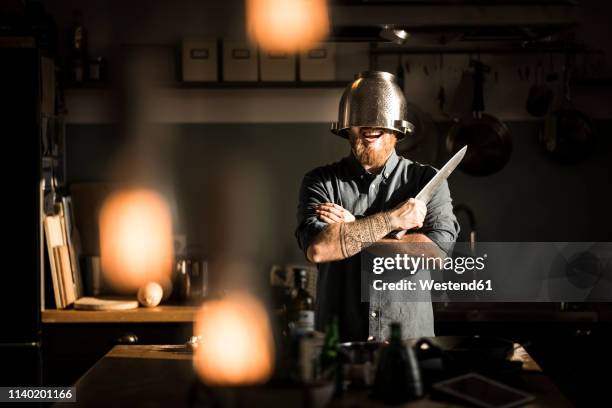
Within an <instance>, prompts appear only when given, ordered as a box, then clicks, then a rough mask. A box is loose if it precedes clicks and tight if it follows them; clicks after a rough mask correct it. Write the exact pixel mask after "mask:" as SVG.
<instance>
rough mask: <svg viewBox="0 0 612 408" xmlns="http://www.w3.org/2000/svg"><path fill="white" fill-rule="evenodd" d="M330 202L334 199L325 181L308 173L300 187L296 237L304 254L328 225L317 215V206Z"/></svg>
mask: <svg viewBox="0 0 612 408" xmlns="http://www.w3.org/2000/svg"><path fill="white" fill-rule="evenodd" d="M328 202H332V200H331V198H330V196H329V194H328V193H327V190H326V189H325V183H324V182H323V181H322V180H321V179H320V178H319V177H317V176H316V175H315V174H313V172H311V173H308V174H306V176H304V179H303V180H302V185H301V187H300V194H299V202H298V207H297V228H296V230H295V237H296V239H297V241H298V245H299V246H300V248H301V249H302V251H304V254H306V252H307V250H308V247H309V246H310V244H311V243H312V241H313V240H314V238H315V237H316V236H317V235H318V234H319V233H320V232H321V231H323V230H324V229H325V228H326V227H327V223H325V222H323V221H321V220H320V219H319V217H318V216H317V213H316V207H317V205H318V204H321V203H328Z"/></svg>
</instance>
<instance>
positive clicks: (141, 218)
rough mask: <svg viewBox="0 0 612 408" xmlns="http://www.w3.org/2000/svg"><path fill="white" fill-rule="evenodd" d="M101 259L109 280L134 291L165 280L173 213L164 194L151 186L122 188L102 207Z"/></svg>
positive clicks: (169, 261) (121, 288)
mask: <svg viewBox="0 0 612 408" xmlns="http://www.w3.org/2000/svg"><path fill="white" fill-rule="evenodd" d="M99 221H100V263H101V267H102V272H103V273H104V277H105V278H106V280H107V282H108V283H109V284H110V285H111V286H112V287H113V288H115V289H116V290H119V291H135V290H137V289H138V288H139V287H141V286H143V285H144V284H146V283H148V282H165V281H167V280H168V279H169V276H170V274H171V272H172V259H173V256H174V249H173V243H172V216H171V212H170V209H169V207H168V205H167V203H166V201H165V200H164V199H163V197H162V196H161V195H160V194H158V193H156V192H154V191H151V190H146V189H134V190H122V191H118V192H115V193H113V194H112V195H111V196H109V197H108V198H107V199H106V200H105V202H104V204H103V205H102V209H101V211H100V218H99Z"/></svg>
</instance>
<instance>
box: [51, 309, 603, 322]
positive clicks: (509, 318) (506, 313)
mask: <svg viewBox="0 0 612 408" xmlns="http://www.w3.org/2000/svg"><path fill="white" fill-rule="evenodd" d="M197 309H198V308H197V307H196V306H174V305H161V306H157V307H153V308H144V307H139V308H137V309H133V310H116V311H90V310H73V309H67V310H58V309H46V310H43V311H42V312H41V314H42V322H43V323H191V322H193V319H194V317H195V313H196V311H197ZM434 314H435V319H436V321H437V322H499V321H505V322H525V321H531V322H582V323H589V322H593V323H594V322H598V321H612V311H608V310H603V311H602V310H600V311H567V312H561V311H552V310H535V311H534V310H531V309H525V310H522V309H516V310H494V309H471V310H470V309H465V310H436V311H435V312H434Z"/></svg>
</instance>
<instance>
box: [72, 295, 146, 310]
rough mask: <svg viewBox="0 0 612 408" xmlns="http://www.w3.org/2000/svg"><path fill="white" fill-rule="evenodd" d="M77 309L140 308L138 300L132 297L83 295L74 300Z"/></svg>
mask: <svg viewBox="0 0 612 408" xmlns="http://www.w3.org/2000/svg"><path fill="white" fill-rule="evenodd" d="M74 308H75V309H76V310H130V309H136V308H138V301H137V300H131V299H112V298H104V299H103V298H97V297H87V296H86V297H82V298H80V299H77V300H76V301H75V302H74Z"/></svg>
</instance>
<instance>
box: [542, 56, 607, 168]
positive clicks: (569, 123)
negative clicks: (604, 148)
mask: <svg viewBox="0 0 612 408" xmlns="http://www.w3.org/2000/svg"><path fill="white" fill-rule="evenodd" d="M570 58H571V57H570V55H566V58H565V69H564V70H563V94H564V98H563V101H562V102H561V105H560V106H559V107H558V108H557V109H556V110H554V111H553V112H551V113H550V114H549V115H548V116H547V117H546V120H545V121H544V126H543V129H542V130H541V132H540V135H539V140H540V143H541V145H542V146H543V148H544V151H545V152H546V153H547V154H548V155H549V156H550V157H551V158H552V159H553V160H555V161H557V162H559V163H565V164H571V163H577V162H579V161H581V160H584V159H585V158H586V157H588V156H589V154H590V153H591V152H592V150H593V146H594V139H595V135H594V129H593V124H592V122H591V119H590V118H589V117H588V116H587V115H586V114H584V113H583V112H581V111H579V110H578V109H576V108H575V107H574V104H573V102H572V99H571V95H570V86H569V80H570V71H571V69H572V67H571V63H570Z"/></svg>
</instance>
